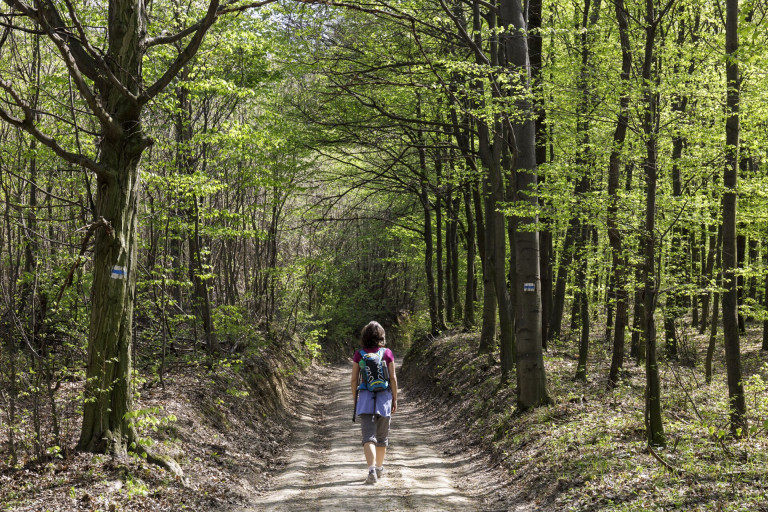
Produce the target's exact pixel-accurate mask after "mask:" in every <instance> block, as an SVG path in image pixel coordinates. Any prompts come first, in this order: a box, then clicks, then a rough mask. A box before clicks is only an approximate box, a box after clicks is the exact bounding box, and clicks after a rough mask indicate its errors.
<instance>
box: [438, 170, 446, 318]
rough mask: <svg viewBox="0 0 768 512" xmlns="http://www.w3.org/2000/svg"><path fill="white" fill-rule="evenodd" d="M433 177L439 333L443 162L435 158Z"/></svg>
mask: <svg viewBox="0 0 768 512" xmlns="http://www.w3.org/2000/svg"><path fill="white" fill-rule="evenodd" d="M435 176H436V177H437V193H436V194H435V235H436V240H435V260H436V261H435V263H436V264H437V272H436V277H437V326H438V329H439V330H441V331H445V330H446V329H447V328H448V327H447V326H446V325H445V266H444V264H443V247H444V246H443V198H442V193H441V189H442V187H443V162H442V161H441V160H440V158H435Z"/></svg>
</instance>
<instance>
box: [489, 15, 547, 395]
mask: <svg viewBox="0 0 768 512" xmlns="http://www.w3.org/2000/svg"><path fill="white" fill-rule="evenodd" d="M500 15H501V20H502V23H501V24H502V26H503V27H504V28H505V29H506V30H505V32H504V36H503V37H504V43H505V46H506V54H507V59H508V64H509V67H510V68H511V70H512V75H513V76H517V77H519V79H520V84H519V85H520V86H521V89H522V90H525V91H530V89H531V83H530V76H531V67H530V61H529V57H528V41H527V37H526V35H525V28H526V19H525V13H524V11H523V6H522V5H521V3H520V0H502V1H501V3H500ZM515 106H516V107H517V111H518V112H519V113H521V114H522V115H521V116H519V117H515V120H514V122H512V126H513V129H514V140H513V141H512V142H513V143H511V144H510V147H511V148H512V151H513V156H514V158H513V161H514V172H515V183H516V190H515V192H516V197H515V199H516V201H523V202H525V203H527V204H528V206H529V207H530V208H531V209H532V210H533V211H536V209H537V207H538V199H537V196H536V193H535V190H536V185H537V166H536V126H535V123H534V112H533V108H532V106H531V104H530V102H529V101H528V100H527V98H526V97H521V98H519V99H518V100H516V101H515ZM510 135H512V134H510ZM537 228H538V218H537V217H536V216H532V217H520V218H519V220H518V229H517V230H516V233H515V238H516V239H515V251H516V262H517V264H516V268H515V277H516V279H515V282H516V283H517V285H516V286H515V291H514V292H515V294H516V300H515V304H516V308H517V311H516V314H515V318H516V322H515V339H516V342H517V358H516V359H517V386H518V399H517V403H518V407H519V408H520V409H523V410H525V409H528V408H531V407H536V406H538V405H541V404H544V403H548V402H549V396H548V394H547V379H546V372H545V368H544V351H543V347H542V337H541V326H542V321H541V275H540V267H539V262H540V255H539V233H538V230H537Z"/></svg>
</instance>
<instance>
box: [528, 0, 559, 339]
mask: <svg viewBox="0 0 768 512" xmlns="http://www.w3.org/2000/svg"><path fill="white" fill-rule="evenodd" d="M541 14H542V0H531V1H530V2H529V4H528V53H529V54H530V62H531V82H532V84H533V87H534V88H537V87H538V86H539V85H540V83H541V80H542V79H541V70H542V68H543V67H544V64H543V55H542V46H543V44H542V43H543V40H542V36H541ZM534 109H535V111H536V165H537V166H540V165H542V164H545V163H546V162H547V128H546V111H545V110H544V107H543V102H542V101H540V99H539V94H534ZM539 183H544V177H543V176H539ZM540 206H541V208H542V209H543V208H545V207H546V205H545V204H543V203H542V204H541V205H540ZM539 258H540V259H541V261H540V263H539V268H540V269H541V343H542V346H543V347H544V349H545V350H546V348H547V340H548V339H549V325H550V322H551V319H552V300H553V297H552V232H551V231H550V227H549V226H546V227H545V228H544V229H542V230H541V231H540V232H539Z"/></svg>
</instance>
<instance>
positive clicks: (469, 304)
mask: <svg viewBox="0 0 768 512" xmlns="http://www.w3.org/2000/svg"><path fill="white" fill-rule="evenodd" d="M469 187H470V185H469V184H466V185H465V186H464V193H463V196H464V215H465V217H466V219H467V234H466V237H467V284H466V288H465V294H464V319H463V325H464V330H465V331H469V330H470V329H472V328H473V327H474V326H475V323H476V321H475V288H476V277H475V253H476V250H475V247H476V246H475V243H476V242H475V219H474V215H473V214H472V197H471V192H470V191H469Z"/></svg>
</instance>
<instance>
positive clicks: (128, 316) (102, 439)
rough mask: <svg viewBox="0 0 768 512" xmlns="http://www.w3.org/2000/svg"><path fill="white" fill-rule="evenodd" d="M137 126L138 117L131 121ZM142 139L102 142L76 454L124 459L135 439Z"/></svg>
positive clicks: (137, 136)
mask: <svg viewBox="0 0 768 512" xmlns="http://www.w3.org/2000/svg"><path fill="white" fill-rule="evenodd" d="M137 114H138V112H137ZM133 122H134V123H135V125H136V126H138V125H139V119H138V116H136V117H135V118H134V119H133ZM144 147H146V142H145V140H144V135H143V133H141V132H140V131H139V132H138V134H131V135H127V136H126V138H125V139H123V140H120V141H117V142H112V141H104V142H103V143H102V147H101V163H102V165H103V166H104V167H105V168H107V169H109V170H110V171H111V173H113V174H110V176H109V177H99V179H98V187H97V194H96V212H97V216H98V218H100V219H102V218H103V219H104V220H105V221H106V222H105V223H104V224H103V225H101V226H99V227H98V228H97V229H96V232H95V249H94V257H93V286H92V288H91V297H92V299H93V306H92V309H91V321H90V326H89V333H88V366H87V372H86V381H85V382H86V384H85V403H84V406H83V424H82V430H81V432H80V440H79V441H78V445H77V447H78V449H79V450H84V451H90V452H98V453H104V452H109V453H114V454H117V455H125V454H126V452H127V450H128V447H129V446H130V444H131V443H132V442H133V441H134V438H135V433H134V432H133V427H132V426H131V423H130V421H129V420H128V418H127V416H126V413H128V412H129V411H130V410H131V406H132V392H133V390H132V389H131V364H132V355H133V353H132V350H131V344H132V342H133V329H132V327H133V326H132V322H133V304H134V293H135V289H136V252H137V248H138V247H137V234H136V226H137V219H136V215H137V209H136V205H137V201H138V196H139V188H138V177H139V172H138V166H139V160H140V158H141V154H142V151H143V150H144Z"/></svg>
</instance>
